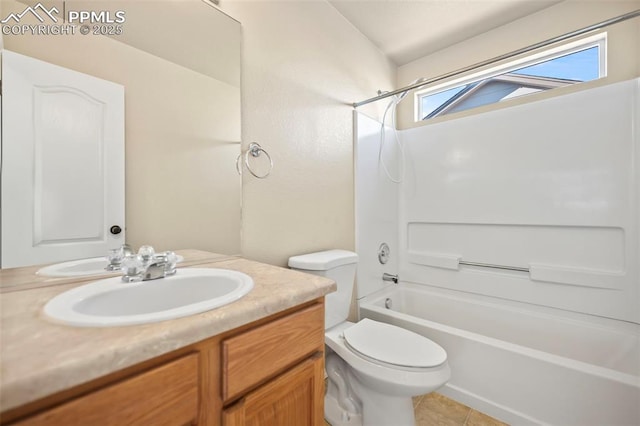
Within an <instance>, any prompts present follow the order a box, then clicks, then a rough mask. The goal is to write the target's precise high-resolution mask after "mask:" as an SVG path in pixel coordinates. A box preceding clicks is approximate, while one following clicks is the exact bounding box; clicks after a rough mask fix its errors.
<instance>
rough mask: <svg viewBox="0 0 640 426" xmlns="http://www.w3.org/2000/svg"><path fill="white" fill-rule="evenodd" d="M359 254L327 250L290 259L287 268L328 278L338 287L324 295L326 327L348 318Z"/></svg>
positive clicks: (326, 328)
mask: <svg viewBox="0 0 640 426" xmlns="http://www.w3.org/2000/svg"><path fill="white" fill-rule="evenodd" d="M357 264H358V255H357V254H355V253H354V252H351V251H347V250H326V251H321V252H316V253H309V254H303V255H300V256H293V257H291V258H289V267H290V268H291V269H295V270H298V271H301V272H306V273H309V274H314V275H320V276H323V277H327V278H329V279H332V280H334V281H335V282H336V284H337V286H338V290H337V291H336V292H335V293H330V294H328V295H327V296H326V297H325V311H324V327H325V330H328V329H329V328H331V327H333V326H334V325H337V324H340V323H341V322H344V321H346V320H347V317H348V316H349V308H350V307H351V296H352V294H353V285H354V280H355V277H356V267H357Z"/></svg>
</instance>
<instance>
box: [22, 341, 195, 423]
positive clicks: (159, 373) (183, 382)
mask: <svg viewBox="0 0 640 426" xmlns="http://www.w3.org/2000/svg"><path fill="white" fill-rule="evenodd" d="M197 414H198V355H197V354H191V355H186V356H184V357H182V358H179V359H177V360H175V361H172V362H169V363H167V364H165V365H162V366H160V367H157V368H154V369H153V370H149V371H146V372H144V373H141V374H139V375H137V376H134V377H132V378H130V379H126V380H123V381H121V382H118V383H116V384H113V385H111V386H107V387H106V388H103V389H100V390H97V391H95V392H92V393H90V394H88V395H85V396H82V397H79V398H76V399H73V400H71V401H69V402H67V403H64V404H62V405H59V406H57V407H54V408H52V409H49V410H47V411H44V412H42V413H40V414H37V415H34V416H31V417H29V418H27V419H25V420H22V421H20V422H17V423H15V425H16V426H18V425H19V426H35V425H65V426H68V425H154V426H156V425H167V426H168V425H184V424H191V423H195V421H196V420H197Z"/></svg>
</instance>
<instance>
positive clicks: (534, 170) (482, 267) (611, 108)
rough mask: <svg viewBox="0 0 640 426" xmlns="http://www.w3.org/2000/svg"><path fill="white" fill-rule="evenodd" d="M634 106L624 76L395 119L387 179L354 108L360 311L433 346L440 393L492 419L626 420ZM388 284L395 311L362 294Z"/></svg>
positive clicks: (631, 402)
mask: <svg viewBox="0 0 640 426" xmlns="http://www.w3.org/2000/svg"><path fill="white" fill-rule="evenodd" d="M639 111H640V79H634V80H629V81H624V82H620V83H615V84H611V85H607V86H601V87H598V88H593V89H588V90H582V91H579V92H575V93H571V94H567V95H563V96H557V97H553V98H549V99H544V100H539V101H535V102H530V103H525V104H521V105H517V106H513V107H510V108H501V109H499V110H494V111H490V112H485V113H480V114H474V115H469V116H466V117H462V118H458V119H450V120H444V121H440V122H437V123H433V124H428V125H424V126H421V127H419V128H413V129H409V130H405V131H400V139H401V140H402V144H403V147H404V151H405V162H406V172H405V175H404V178H403V181H402V182H401V183H399V184H392V183H390V182H389V181H388V180H386V178H385V176H384V172H383V171H382V170H381V167H380V166H379V162H378V152H379V146H380V145H379V141H380V124H379V123H377V122H376V121H375V120H372V119H370V118H368V117H366V116H363V115H362V114H356V129H357V135H358V139H357V141H356V144H357V154H358V156H357V158H356V206H357V209H356V212H357V235H356V247H357V250H358V252H359V254H360V255H361V257H362V258H363V262H362V264H361V269H362V270H361V269H359V270H358V299H359V302H360V305H361V306H360V307H361V316H364V317H369V318H372V319H376V320H379V321H385V322H390V323H392V324H396V325H401V326H403V327H407V328H409V329H411V330H414V331H418V332H420V333H423V334H424V335H425V336H427V337H428V338H430V339H432V340H433V341H434V342H436V343H438V344H440V345H442V346H443V347H444V349H445V350H446V351H447V353H448V354H449V357H450V359H451V363H450V364H451V370H452V373H451V374H452V375H451V377H452V379H451V382H450V383H449V384H448V385H447V387H446V388H445V390H444V393H445V394H447V395H449V396H450V397H452V398H454V399H456V400H458V401H461V402H463V403H465V404H467V405H469V406H471V407H473V408H476V409H478V410H480V411H483V412H485V413H488V414H490V415H492V416H494V417H496V418H499V419H502V420H506V421H508V422H512V423H516V424H525V423H531V424H535V423H551V424H563V425H564V424H580V425H588V424H593V425H599V424H638V423H640V409H639V408H638V401H639V400H640V392H639V391H638V389H639V388H640V382H639V380H640V379H639V378H640V351H639V349H638V347H639V343H638V341H639V335H640V328H639V327H640V325H639V324H640V251H639V247H640V238H639V236H640V235H639V234H640V204H639V202H640V180H639V178H640V170H639V169H638V167H639V165H640V130H639V129H640V114H639V113H638V112H639ZM383 155H386V156H387V157H385V158H386V162H387V164H389V162H390V161H391V162H392V161H393V158H394V153H392V152H386V153H385V151H383ZM395 158H396V159H397V156H396V157H395ZM382 241H385V242H388V243H389V245H390V246H391V248H392V255H391V261H390V262H389V263H388V264H386V265H381V264H379V263H378V262H377V257H376V256H375V254H376V251H377V248H378V246H379V244H380V243H381V242H382ZM365 259H366V260H365ZM385 272H386V273H391V274H398V276H399V279H400V283H401V284H400V285H399V286H398V285H393V284H389V282H387V281H384V280H383V279H382V273H385ZM392 288H402V289H403V290H402V291H401V292H399V293H398V294H395V295H394V296H393V297H391V299H392V302H393V311H398V312H399V313H397V314H396V313H392V312H393V311H392V310H387V309H385V308H384V301H385V298H383V299H380V300H379V299H376V300H375V302H374V303H373V304H372V303H371V299H370V298H369V297H366V296H368V295H371V294H373V293H376V292H380V291H383V292H384V291H387V290H386V289H392ZM405 289H411V291H410V292H407V291H405ZM416 289H418V290H416ZM419 290H420V291H419ZM389 291H393V290H389ZM422 291H424V292H422ZM363 298H364V299H363ZM417 323H419V325H415V324H417ZM425 330H426V331H425Z"/></svg>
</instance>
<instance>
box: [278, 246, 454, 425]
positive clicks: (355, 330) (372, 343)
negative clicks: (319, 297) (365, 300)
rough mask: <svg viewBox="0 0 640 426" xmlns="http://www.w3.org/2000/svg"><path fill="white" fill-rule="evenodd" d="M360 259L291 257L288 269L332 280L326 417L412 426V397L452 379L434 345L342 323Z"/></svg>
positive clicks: (340, 254) (344, 254)
mask: <svg viewBox="0 0 640 426" xmlns="http://www.w3.org/2000/svg"><path fill="white" fill-rule="evenodd" d="M357 262H358V255H357V254H355V253H353V252H350V251H346V250H327V251H323V252H318V253H310V254H305V255H301V256H294V257H291V258H290V259H289V267H290V268H291V269H296V270H300V271H302V272H307V273H310V274H316V275H322V276H325V277H328V278H331V279H332V280H334V281H335V282H336V284H337V285H338V291H337V292H335V293H331V294H329V295H327V297H326V305H325V344H326V361H325V367H326V372H327V376H328V387H327V393H326V395H325V408H324V410H325V417H326V419H327V420H328V421H329V423H331V424H332V425H333V426H346V425H350V426H351V425H363V426H414V425H415V418H414V415H413V401H412V399H411V397H412V396H416V395H422V394H425V393H429V392H432V391H434V390H435V389H437V388H439V387H441V386H442V385H444V384H445V383H446V382H447V381H448V380H449V377H450V375H451V370H450V369H449V364H448V363H447V353H446V352H445V351H444V349H442V347H440V346H439V345H438V344H436V343H435V342H432V341H431V340H429V339H427V338H426V337H423V336H420V335H419V334H416V333H413V332H411V331H408V330H405V329H402V328H400V327H396V326H394V325H390V324H384V323H381V322H377V321H373V320H370V319H363V320H361V321H359V322H357V323H352V322H348V321H346V319H347V317H348V315H349V307H350V303H351V294H352V290H353V284H354V279H355V272H356V266H357Z"/></svg>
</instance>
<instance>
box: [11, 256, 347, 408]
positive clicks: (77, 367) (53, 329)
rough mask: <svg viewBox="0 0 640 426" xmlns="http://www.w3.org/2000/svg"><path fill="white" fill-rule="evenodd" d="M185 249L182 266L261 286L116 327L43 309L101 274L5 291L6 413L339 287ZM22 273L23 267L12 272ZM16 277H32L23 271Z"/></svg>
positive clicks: (319, 278)
mask: <svg viewBox="0 0 640 426" xmlns="http://www.w3.org/2000/svg"><path fill="white" fill-rule="evenodd" d="M180 254H181V255H183V256H184V257H185V262H184V263H183V264H181V267H182V268H184V267H188V266H189V265H190V266H194V265H197V266H198V267H199V268H203V267H210V268H223V269H231V270H236V271H240V272H244V273H246V274H247V275H249V276H251V277H252V278H253V280H254V284H255V286H254V288H253V290H252V291H251V292H250V293H249V294H247V295H246V296H244V297H243V298H242V299H240V300H238V301H237V302H234V303H232V304H230V305H226V306H223V307H221V308H218V309H214V310H211V311H208V312H204V313H201V314H198V315H193V316H188V317H184V318H180V319H175V320H170V321H163V322H157V323H152V324H145V325H139V326H127V327H109V328H76V327H69V326H63V325H57V324H53V323H51V322H48V321H47V320H45V319H44V318H43V316H42V313H41V311H42V307H43V306H44V305H45V303H46V302H47V301H48V300H49V299H51V298H52V297H54V296H56V295H58V294H60V293H62V292H64V291H66V290H68V289H71V288H73V287H76V286H78V285H81V284H83V283H86V282H88V281H92V280H94V279H95V277H94V278H90V279H86V280H84V281H79V280H77V279H76V280H74V282H71V283H70V282H62V281H60V279H58V281H57V285H48V286H44V287H42V286H40V287H37V288H31V289H28V290H23V291H11V292H8V293H5V294H3V295H2V297H1V298H0V303H1V306H0V308H1V309H0V311H1V323H0V341H2V347H1V349H0V360H1V362H2V372H1V375H0V412H6V411H7V410H11V409H14V408H16V407H19V406H22V405H24V404H28V403H31V402H33V401H36V400H39V399H41V398H44V397H47V396H49V395H52V394H55V393H58V392H60V391H63V390H65V389H69V388H72V387H75V386H78V385H81V384H83V383H86V382H89V381H92V380H95V379H97V378H100V377H103V376H105V375H108V374H111V373H114V372H117V371H119V370H122V369H125V368H127V367H130V366H133V365H136V364H140V363H142V362H144V361H147V360H151V359H153V358H156V357H159V356H161V355H163V354H167V353H169V352H172V351H175V350H177V349H180V348H183V347H186V346H189V345H192V344H194V343H197V342H200V341H203V340H205V339H208V338H210V337H213V336H217V335H220V334H222V333H225V332H227V331H229V330H234V329H237V328H239V327H243V326H244V325H246V324H249V323H252V322H255V321H258V320H261V319H264V318H267V317H269V316H272V315H274V314H277V313H279V312H283V311H286V310H288V309H291V308H294V307H296V306H299V305H301V304H305V303H307V302H310V301H314V300H317V299H319V298H322V297H323V296H325V295H326V294H328V293H330V292H333V291H335V289H336V286H335V283H334V282H333V281H331V280H328V279H326V278H322V277H319V276H312V275H307V274H302V273H300V272H296V271H292V270H289V269H285V268H281V267H277V266H272V265H266V264H262V263H258V262H254V261H250V260H246V259H242V258H238V257H229V256H218V258H217V259H216V258H215V255H211V254H210V255H211V256H214V257H213V260H212V257H211V256H210V257H209V258H208V261H207V259H206V256H204V254H203V252H196V251H194V252H191V251H182V252H180ZM190 254H191V255H193V256H191V255H190ZM194 259H195V260H194ZM198 259H200V261H198ZM203 259H204V260H203ZM24 269H33V268H24ZM16 272H19V271H18V270H17V269H16V270H12V271H10V273H14V274H15V273H16ZM178 273H179V271H178ZM16 276H17V279H19V280H24V278H23V277H22V276H21V275H20V274H19V273H18V274H17V275H16ZM2 280H3V285H5V284H6V285H7V286H9V285H10V284H11V283H10V282H8V283H5V280H7V275H6V274H5V275H2ZM123 285H126V284H123Z"/></svg>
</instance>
